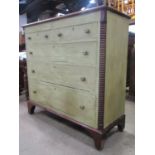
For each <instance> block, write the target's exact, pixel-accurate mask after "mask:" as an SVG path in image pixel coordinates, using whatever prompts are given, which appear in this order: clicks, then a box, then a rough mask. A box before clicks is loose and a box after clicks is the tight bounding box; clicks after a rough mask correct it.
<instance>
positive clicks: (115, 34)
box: [104, 11, 129, 128]
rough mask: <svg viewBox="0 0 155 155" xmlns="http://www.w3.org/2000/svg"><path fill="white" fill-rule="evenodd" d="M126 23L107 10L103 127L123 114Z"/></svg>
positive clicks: (126, 40)
mask: <svg viewBox="0 0 155 155" xmlns="http://www.w3.org/2000/svg"><path fill="white" fill-rule="evenodd" d="M128 24H129V20H128V19H126V18H125V17H122V16H119V15H117V14H114V13H112V12H110V11H107V40H106V62H105V63H106V70H105V105H104V128H105V127H107V126H108V125H109V124H111V123H112V122H113V121H115V120H116V119H117V118H118V117H120V116H121V115H122V114H124V104H125V85H126V69H127V47H128V46H127V44H128Z"/></svg>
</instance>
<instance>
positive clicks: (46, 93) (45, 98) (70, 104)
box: [29, 80, 97, 128]
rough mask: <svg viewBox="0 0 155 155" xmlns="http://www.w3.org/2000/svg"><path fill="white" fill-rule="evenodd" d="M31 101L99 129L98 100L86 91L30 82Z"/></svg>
mask: <svg viewBox="0 0 155 155" xmlns="http://www.w3.org/2000/svg"><path fill="white" fill-rule="evenodd" d="M29 91H30V100H32V101H34V102H38V103H39V104H41V105H43V106H46V107H50V108H52V109H53V110H55V111H56V112H58V113H61V114H65V115H66V116H68V117H70V118H72V119H74V120H76V121H79V122H81V123H84V124H86V125H89V126H91V127H94V128H96V127H97V123H96V122H97V121H96V120H97V119H96V118H97V117H96V110H97V106H96V98H95V96H94V95H92V94H89V93H88V92H85V91H80V90H76V89H72V88H69V87H63V86H59V85H54V84H48V83H45V82H37V81H34V80H29Z"/></svg>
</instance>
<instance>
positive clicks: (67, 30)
mask: <svg viewBox="0 0 155 155" xmlns="http://www.w3.org/2000/svg"><path fill="white" fill-rule="evenodd" d="M97 28H98V23H97V22H93V23H88V24H81V25H73V26H68V27H62V28H58V29H54V30H47V31H41V32H35V33H29V34H27V35H26V40H27V43H28V44H30V45H31V44H34V43H35V44H44V45H47V44H51V43H54V44H55V43H72V42H83V41H96V40H97V39H98V35H99V33H98V29H97Z"/></svg>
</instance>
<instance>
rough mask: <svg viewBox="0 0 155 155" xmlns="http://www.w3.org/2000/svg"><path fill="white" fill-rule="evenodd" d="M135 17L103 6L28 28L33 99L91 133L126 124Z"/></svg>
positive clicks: (33, 103)
mask: <svg viewBox="0 0 155 155" xmlns="http://www.w3.org/2000/svg"><path fill="white" fill-rule="evenodd" d="M128 24H129V18H128V17H127V16H125V15H123V14H121V13H118V12H116V11H114V10H112V9H110V8H107V7H104V6H101V7H98V8H95V9H91V10H87V11H84V12H77V13H73V14H69V15H66V16H63V17H57V18H52V19H48V20H45V21H41V22H36V23H32V24H29V25H26V26H24V30H25V35H26V49H27V67H28V87H29V101H28V111H29V113H30V114H32V113H33V112H34V108H35V106H36V105H37V106H41V107H43V108H44V109H46V110H48V111H50V112H52V113H54V114H55V115H58V116H59V117H63V118H65V119H67V120H69V121H71V122H73V123H75V124H77V125H79V126H81V127H83V128H85V129H87V131H88V132H89V133H90V134H91V136H92V137H93V139H94V141H95V146H96V148H97V149H101V146H102V145H101V140H102V138H103V135H104V134H105V133H106V132H107V131H108V130H109V129H110V128H112V127H114V126H115V125H117V126H118V129H119V130H120V131H122V130H123V129H124V125H125V115H124V103H125V83H126V66H127V43H128Z"/></svg>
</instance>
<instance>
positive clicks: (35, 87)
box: [28, 78, 49, 105]
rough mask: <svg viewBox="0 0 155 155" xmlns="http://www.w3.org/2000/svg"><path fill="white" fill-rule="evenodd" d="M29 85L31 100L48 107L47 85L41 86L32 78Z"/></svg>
mask: <svg viewBox="0 0 155 155" xmlns="http://www.w3.org/2000/svg"><path fill="white" fill-rule="evenodd" d="M28 83H29V98H30V100H32V101H35V102H37V103H41V104H42V105H46V101H47V100H48V97H49V96H48V90H47V89H46V87H45V85H39V84H38V83H39V81H38V80H36V79H32V78H29V80H28Z"/></svg>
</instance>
